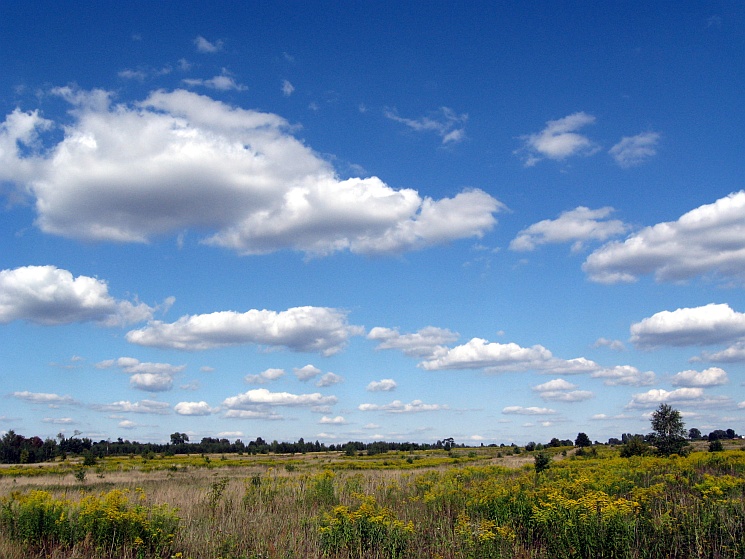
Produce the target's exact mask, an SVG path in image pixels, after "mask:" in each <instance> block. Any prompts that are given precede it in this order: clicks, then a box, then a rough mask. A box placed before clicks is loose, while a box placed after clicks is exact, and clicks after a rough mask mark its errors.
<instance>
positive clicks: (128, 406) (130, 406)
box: [91, 400, 171, 415]
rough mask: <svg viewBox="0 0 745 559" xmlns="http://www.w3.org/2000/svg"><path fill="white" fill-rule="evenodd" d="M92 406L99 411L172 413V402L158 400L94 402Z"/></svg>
mask: <svg viewBox="0 0 745 559" xmlns="http://www.w3.org/2000/svg"><path fill="white" fill-rule="evenodd" d="M91 408H93V409H94V410H97V411H105V412H114V413H125V412H128V413H149V414H155V415H168V414H169V413H171V406H170V404H168V403H167V402H158V401H157V400H141V401H139V402H130V401H129V400H119V401H118V402H112V403H110V404H93V405H92V406H91Z"/></svg>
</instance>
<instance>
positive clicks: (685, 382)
mask: <svg viewBox="0 0 745 559" xmlns="http://www.w3.org/2000/svg"><path fill="white" fill-rule="evenodd" d="M727 382H729V379H728V378H727V372H726V371H724V370H723V369H720V368H719V367H709V368H708V369H704V370H703V371H693V370H689V371H681V372H679V373H677V374H675V375H674V376H673V379H672V383H673V385H674V386H684V387H691V388H695V387H702V388H705V387H707V386H719V385H722V384H727Z"/></svg>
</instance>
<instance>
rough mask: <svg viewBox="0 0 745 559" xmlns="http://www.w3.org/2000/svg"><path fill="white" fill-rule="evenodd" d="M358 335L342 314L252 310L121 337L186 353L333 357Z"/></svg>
mask: <svg viewBox="0 0 745 559" xmlns="http://www.w3.org/2000/svg"><path fill="white" fill-rule="evenodd" d="M363 333H364V330H363V329H362V328H361V327H358V326H351V325H349V324H348V323H347V314H346V313H345V312H344V311H340V310H338V309H329V308H323V307H294V308H291V309H288V310H286V311H282V312H276V311H269V310H256V309H252V310H249V311H247V312H245V313H238V312H234V311H222V312H214V313H211V314H201V315H192V316H188V315H187V316H182V317H181V318H179V319H178V320H177V321H176V322H173V323H170V324H169V323H164V322H161V321H153V322H150V323H149V324H148V325H147V326H145V327H144V328H141V329H139V330H131V331H130V332H127V336H126V337H127V341H129V342H130V343H133V344H138V345H144V346H151V347H160V348H170V349H182V350H191V351H194V350H204V349H210V348H215V347H225V346H233V345H242V344H258V345H266V346H271V347H277V346H280V347H286V348H288V349H291V350H293V351H305V352H319V353H322V354H323V355H333V354H335V353H338V352H339V351H341V350H342V348H343V347H344V345H345V344H346V343H347V340H348V339H349V338H350V337H351V336H355V335H361V334H363Z"/></svg>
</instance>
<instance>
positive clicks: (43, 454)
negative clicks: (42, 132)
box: [0, 429, 739, 464]
mask: <svg viewBox="0 0 745 559" xmlns="http://www.w3.org/2000/svg"><path fill="white" fill-rule="evenodd" d="M582 436H583V437H582ZM688 437H689V439H690V440H708V441H716V440H724V439H735V438H739V436H738V435H737V433H735V431H734V430H733V429H726V430H723V429H717V430H715V431H712V432H711V433H709V434H708V436H707V435H702V434H701V432H700V431H699V430H698V429H690V430H689V432H688ZM632 438H639V439H642V440H643V439H645V438H647V436H646V435H631V434H624V435H622V436H621V438H620V439H617V438H611V439H609V440H608V443H607V444H610V445H620V444H624V443H626V442H627V441H628V440H630V439H632ZM582 440H586V441H587V443H589V442H590V441H589V439H588V438H587V435H585V434H584V433H580V434H579V436H578V439H577V440H576V441H571V440H560V439H557V438H553V439H551V441H550V442H548V443H545V444H543V445H541V444H536V443H535V442H530V443H528V444H526V445H525V448H526V450H535V449H537V450H540V449H541V448H543V447H559V446H575V445H576V446H586V444H584V443H582V442H581V441H582ZM595 444H602V443H599V442H598V441H595ZM481 446H484V445H483V443H482V444H481ZM488 446H490V447H496V446H500V447H505V446H511V447H516V446H517V445H515V444H514V443H513V444H511V445H504V444H501V445H496V444H489V445H488ZM465 447H466V445H465V444H463V443H461V444H458V443H456V442H455V440H454V439H453V438H444V439H442V440H438V441H437V442H435V443H412V442H384V441H376V442H371V443H364V442H360V441H349V442H347V443H340V444H330V445H326V444H324V443H321V442H318V441H315V442H306V441H305V440H304V439H302V438H300V439H299V440H298V441H297V442H292V443H289V442H277V441H272V442H267V441H265V440H264V439H262V438H261V437H257V438H256V440H253V441H250V442H248V443H244V442H243V441H241V440H240V439H238V440H236V441H235V442H232V443H231V442H230V441H229V440H228V439H225V438H216V437H204V438H203V439H202V440H201V441H200V442H190V440H189V436H188V435H187V434H186V433H178V432H177V433H173V434H171V442H170V443H166V444H155V443H139V442H137V441H128V440H124V439H122V438H118V439H117V440H116V441H111V440H101V441H98V442H94V441H93V440H91V439H89V438H87V437H79V433H77V432H76V433H75V434H74V435H73V436H71V437H65V436H64V435H63V434H62V433H60V434H59V435H57V437H56V438H47V439H44V440H42V439H41V438H40V437H36V436H34V437H24V436H23V435H19V434H17V433H16V432H15V431H13V430H10V431H8V432H7V433H5V435H3V436H2V438H0V463H2V464H34V463H38V462H49V461H51V460H55V459H57V458H61V459H65V458H67V457H68V456H84V457H89V458H94V459H95V458H104V457H106V456H126V455H145V456H146V455H150V454H162V455H173V454H233V453H235V454H303V453H310V452H334V451H337V452H338V451H342V452H345V453H347V454H349V455H357V454H358V453H360V452H365V453H367V454H368V455H373V454H381V453H384V452H389V451H403V452H411V451H415V450H437V449H441V450H446V451H449V450H451V449H453V448H465Z"/></svg>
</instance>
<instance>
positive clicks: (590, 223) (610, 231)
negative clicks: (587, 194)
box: [510, 206, 628, 251]
mask: <svg viewBox="0 0 745 559" xmlns="http://www.w3.org/2000/svg"><path fill="white" fill-rule="evenodd" d="M612 212H613V208H610V207H605V208H600V209H597V210H591V209H590V208H586V207H584V206H579V207H577V208H575V209H573V210H570V211H567V212H564V213H562V214H561V215H560V216H559V217H558V218H557V219H554V220H551V219H546V220H543V221H539V222H538V223H534V224H533V225H531V226H530V227H528V228H527V229H523V230H522V231H520V232H519V233H518V234H517V237H515V238H514V239H513V240H512V241H511V242H510V250H515V251H531V250H534V249H535V248H536V246H537V245H543V244H548V243H573V246H572V250H573V251H578V250H581V249H582V247H583V246H584V244H585V243H586V242H588V241H605V240H607V239H608V238H610V237H614V236H616V235H621V234H623V233H625V232H626V231H627V230H628V226H627V225H626V224H624V223H623V222H622V221H619V220H615V219H614V220H606V218H607V217H608V216H609V215H610V214H611V213H612Z"/></svg>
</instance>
